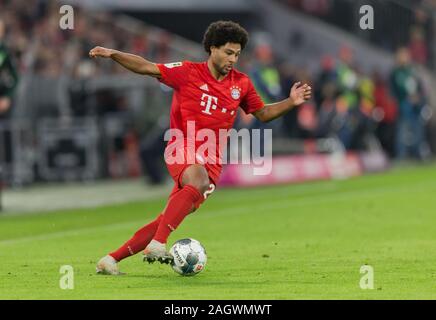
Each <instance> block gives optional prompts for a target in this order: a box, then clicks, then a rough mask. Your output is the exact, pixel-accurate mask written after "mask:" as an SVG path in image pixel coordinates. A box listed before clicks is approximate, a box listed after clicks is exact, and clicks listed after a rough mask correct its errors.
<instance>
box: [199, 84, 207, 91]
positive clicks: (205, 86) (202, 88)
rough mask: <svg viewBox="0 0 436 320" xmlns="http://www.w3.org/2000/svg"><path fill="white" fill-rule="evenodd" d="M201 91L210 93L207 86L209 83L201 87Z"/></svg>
mask: <svg viewBox="0 0 436 320" xmlns="http://www.w3.org/2000/svg"><path fill="white" fill-rule="evenodd" d="M200 89H201V90H204V91H209V87H208V86H207V83H205V84H203V85H202V86H201V87H200Z"/></svg>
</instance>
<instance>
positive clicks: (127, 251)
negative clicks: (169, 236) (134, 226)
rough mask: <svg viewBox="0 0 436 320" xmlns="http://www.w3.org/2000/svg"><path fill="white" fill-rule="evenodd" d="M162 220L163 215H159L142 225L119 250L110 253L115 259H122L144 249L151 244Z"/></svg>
mask: <svg viewBox="0 0 436 320" xmlns="http://www.w3.org/2000/svg"><path fill="white" fill-rule="evenodd" d="M161 220H162V215H159V216H158V217H157V218H156V219H155V220H154V221H152V222H150V223H149V224H147V225H146V226H144V227H142V228H141V229H139V230H138V231H136V233H135V234H134V235H133V237H132V238H131V239H130V240H128V241H127V242H126V243H125V244H123V245H122V246H121V247H120V248H119V249H118V250H116V251H114V252H111V253H109V255H110V256H112V257H113V258H114V259H115V260H117V261H121V260H123V259H124V258H127V257H130V256H133V255H134V254H136V253H138V252H140V251H142V250H144V249H145V247H146V246H147V245H148V244H149V242H150V241H151V239H152V238H153V236H154V234H155V233H156V230H157V227H158V226H159V223H160V222H161Z"/></svg>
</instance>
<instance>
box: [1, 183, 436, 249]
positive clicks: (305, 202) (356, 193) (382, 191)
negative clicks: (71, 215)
mask: <svg viewBox="0 0 436 320" xmlns="http://www.w3.org/2000/svg"><path fill="white" fill-rule="evenodd" d="M429 182H430V183H428V181H427V182H422V183H419V184H417V185H414V187H411V186H410V185H409V186H407V187H406V186H401V187H393V188H386V187H380V188H372V189H370V190H369V191H362V190H353V191H345V192H342V193H340V194H338V195H337V196H335V197H334V198H332V197H331V196H332V195H331V194H328V195H325V196H324V197H325V198H322V197H321V196H319V195H318V197H317V198H313V199H300V200H295V199H283V201H280V202H271V203H270V202H267V201H265V203H262V204H259V205H257V206H256V209H257V212H259V211H262V210H268V211H271V210H274V209H284V208H289V209H292V207H305V206H313V205H319V204H325V203H332V202H333V203H335V202H346V201H350V200H351V199H355V198H359V199H363V198H365V199H366V198H370V199H374V198H376V197H380V196H384V195H387V194H393V193H398V192H401V191H405V192H406V193H407V195H409V196H410V194H412V193H417V192H419V191H420V190H419V189H420V188H418V187H426V186H427V185H431V184H434V182H433V181H429ZM376 191H377V192H376ZM374 192H376V193H375V194H374ZM266 200H267V199H266ZM238 201H239V199H238ZM244 214H252V212H251V211H249V210H247V207H246V205H240V206H229V208H225V209H219V210H211V211H208V212H204V214H200V213H194V215H195V216H196V217H197V218H201V219H210V218H215V217H221V216H225V215H231V216H234V215H244ZM147 221H148V220H147V219H144V220H142V219H141V220H135V221H129V222H124V223H112V224H105V225H102V226H96V227H91V228H78V229H73V230H67V231H60V232H53V233H49V234H42V235H37V236H28V237H22V238H16V239H8V240H1V241H0V246H5V245H6V246H7V245H15V244H20V243H26V242H29V241H30V242H32V241H45V240H52V239H58V238H64V237H76V236H81V235H84V234H92V233H94V232H99V231H103V230H104V231H114V230H122V229H128V228H131V227H134V226H138V228H140V227H141V226H143V225H144V224H145V223H147Z"/></svg>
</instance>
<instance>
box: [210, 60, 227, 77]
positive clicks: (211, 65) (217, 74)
mask: <svg viewBox="0 0 436 320" xmlns="http://www.w3.org/2000/svg"><path fill="white" fill-rule="evenodd" d="M207 67H208V69H209V71H210V74H211V75H212V77H214V78H215V79H216V80H217V81H221V80H223V79H224V78H225V77H226V76H227V75H222V74H221V73H219V72H218V70H216V69H215V68H214V66H213V63H212V61H211V60H210V59H208V60H207Z"/></svg>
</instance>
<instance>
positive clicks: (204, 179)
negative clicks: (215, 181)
mask: <svg viewBox="0 0 436 320" xmlns="http://www.w3.org/2000/svg"><path fill="white" fill-rule="evenodd" d="M188 184H189V185H191V186H193V187H195V188H196V189H197V190H198V191H199V192H200V193H201V194H203V193H205V192H206V191H207V190H208V189H209V184H210V183H209V176H208V174H207V171H206V169H205V168H204V167H203V166H192V167H189V168H188V169H187V170H186V172H185V174H184V176H183V185H188Z"/></svg>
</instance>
